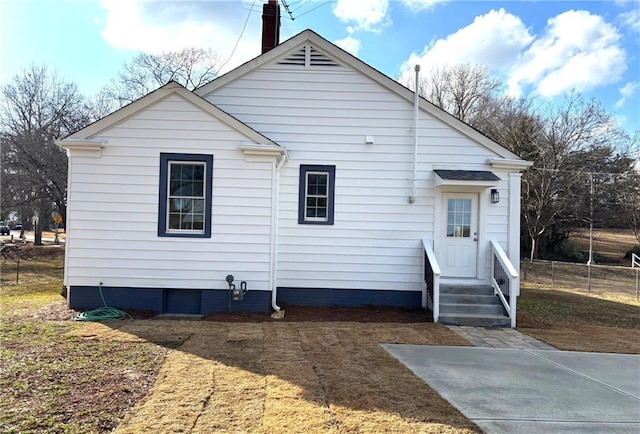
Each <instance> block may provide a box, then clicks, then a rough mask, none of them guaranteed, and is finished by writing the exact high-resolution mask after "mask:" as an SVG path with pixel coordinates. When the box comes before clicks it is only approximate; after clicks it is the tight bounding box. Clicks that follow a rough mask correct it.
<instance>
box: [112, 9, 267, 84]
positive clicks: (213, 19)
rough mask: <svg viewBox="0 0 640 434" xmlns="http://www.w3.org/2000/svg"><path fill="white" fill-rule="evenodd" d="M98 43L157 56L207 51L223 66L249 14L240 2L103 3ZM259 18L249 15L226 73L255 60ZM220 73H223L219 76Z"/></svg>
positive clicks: (258, 38)
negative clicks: (187, 49)
mask: <svg viewBox="0 0 640 434" xmlns="http://www.w3.org/2000/svg"><path fill="white" fill-rule="evenodd" d="M102 7H103V9H105V10H106V17H105V20H104V29H103V31H102V37H103V38H104V39H105V41H107V43H109V44H110V45H112V46H113V47H115V48H119V49H124V50H135V51H144V52H147V53H156V54H157V53H161V52H163V51H174V50H179V49H181V48H185V47H196V48H212V49H213V50H214V51H216V52H217V53H218V54H219V55H220V58H221V59H222V61H225V60H226V59H227V58H228V57H229V56H230V55H231V51H232V49H233V47H234V45H235V43H236V41H237V40H238V37H239V36H240V30H241V29H242V26H243V24H244V20H245V18H246V17H247V13H248V11H247V10H246V9H244V7H243V4H242V3H241V2H227V1H225V2H218V1H216V2H193V1H182V0H176V1H172V2H166V1H162V0H154V1H152V0H122V1H120V0H102ZM261 29H262V24H261V17H260V14H259V13H252V14H251V16H250V19H249V22H248V24H247V28H246V30H245V32H244V34H243V36H242V38H241V39H240V42H239V44H238V47H237V49H236V51H235V54H234V56H233V58H232V59H231V60H230V61H229V63H228V64H227V65H226V66H225V68H224V70H229V69H231V68H233V67H235V66H238V65H239V64H241V63H243V62H245V61H247V60H249V59H251V58H252V57H255V56H257V55H258V54H260V33H261ZM223 72H224V71H223Z"/></svg>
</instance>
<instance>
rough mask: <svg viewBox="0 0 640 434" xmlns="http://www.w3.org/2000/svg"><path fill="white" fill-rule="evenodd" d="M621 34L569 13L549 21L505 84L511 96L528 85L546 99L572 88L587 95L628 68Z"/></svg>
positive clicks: (586, 16)
mask: <svg viewBox="0 0 640 434" xmlns="http://www.w3.org/2000/svg"><path fill="white" fill-rule="evenodd" d="M619 40H620V35H619V33H618V31H617V30H616V28H615V27H613V26H612V25H611V24H608V23H607V22H605V21H604V20H603V19H602V17H600V16H598V15H592V14H590V13H589V12H587V11H568V12H564V13H562V14H560V15H557V16H556V17H554V18H551V19H549V20H548V22H547V27H546V29H545V33H544V34H543V35H542V36H541V37H539V38H538V39H536V41H534V42H533V44H531V47H530V48H529V49H528V50H527V51H526V52H524V54H523V56H522V59H521V60H520V61H519V62H518V64H517V65H516V66H515V67H514V69H513V71H512V73H511V74H510V78H509V80H508V84H509V90H510V93H511V94H512V95H519V94H520V93H521V92H522V86H523V85H524V86H526V85H532V86H534V87H535V88H536V90H537V91H538V93H540V94H541V95H542V96H545V97H553V96H556V95H559V94H561V93H563V92H566V91H568V90H571V89H578V90H580V91H585V90H589V89H592V88H594V87H597V86H600V85H605V84H610V83H614V82H616V81H618V80H620V78H621V77H622V74H623V73H624V71H625V70H626V56H625V52H624V50H623V49H622V47H621V46H620V45H619Z"/></svg>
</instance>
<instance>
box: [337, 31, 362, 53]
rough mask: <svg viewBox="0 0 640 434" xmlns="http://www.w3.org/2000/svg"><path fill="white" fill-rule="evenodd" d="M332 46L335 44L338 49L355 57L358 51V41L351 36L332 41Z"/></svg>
mask: <svg viewBox="0 0 640 434" xmlns="http://www.w3.org/2000/svg"><path fill="white" fill-rule="evenodd" d="M334 44H336V45H337V46H338V47H340V48H342V49H343V50H346V51H348V52H349V53H351V54H353V55H354V56H357V55H358V51H360V40H359V39H356V38H354V37H352V36H347V37H346V38H344V39H340V40H338V41H334Z"/></svg>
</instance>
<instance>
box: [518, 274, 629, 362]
mask: <svg viewBox="0 0 640 434" xmlns="http://www.w3.org/2000/svg"><path fill="white" fill-rule="evenodd" d="M518 330H519V331H521V332H523V333H526V334H528V335H530V336H532V337H534V338H536V339H539V340H541V341H544V342H546V343H548V344H549V345H552V346H554V347H556V348H558V349H561V350H570V351H589V352H599V353H626V354H640V303H638V302H637V301H635V297H632V296H630V295H629V294H626V293H624V292H619V293H615V292H614V291H611V292H608V293H605V294H598V293H589V292H587V291H584V290H577V289H573V288H558V287H550V286H545V285H535V284H530V283H524V284H523V287H522V292H521V295H520V297H519V298H518Z"/></svg>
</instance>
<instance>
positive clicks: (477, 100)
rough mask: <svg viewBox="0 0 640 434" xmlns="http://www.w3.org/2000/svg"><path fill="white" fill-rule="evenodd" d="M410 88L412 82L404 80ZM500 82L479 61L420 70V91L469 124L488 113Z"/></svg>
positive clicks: (428, 98)
mask: <svg viewBox="0 0 640 434" xmlns="http://www.w3.org/2000/svg"><path fill="white" fill-rule="evenodd" d="M405 84H406V85H407V86H409V87H411V88H413V85H414V83H411V82H408V83H405ZM502 87H503V85H502V82H501V81H500V80H498V79H496V78H493V77H490V76H489V70H488V68H486V67H484V66H481V65H472V64H457V65H448V66H438V67H434V68H432V69H431V70H427V71H426V72H425V74H423V76H422V78H421V80H420V83H419V86H418V89H419V92H420V95H421V96H422V97H423V98H425V99H427V100H428V101H430V102H431V103H433V104H435V105H437V106H438V107H440V108H441V109H443V110H445V111H447V112H448V113H450V114H452V115H453V116H455V117H456V118H458V119H460V120H461V121H463V122H466V123H468V124H469V125H471V126H476V125H477V124H478V123H480V122H482V120H483V119H484V118H485V117H486V116H487V115H488V114H489V109H490V108H491V107H493V105H492V104H491V102H492V100H493V99H495V98H497V97H498V93H499V92H500V90H501V89H502Z"/></svg>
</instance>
